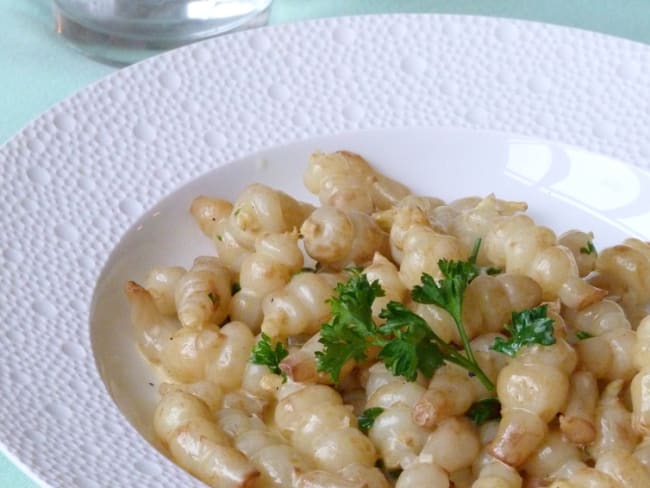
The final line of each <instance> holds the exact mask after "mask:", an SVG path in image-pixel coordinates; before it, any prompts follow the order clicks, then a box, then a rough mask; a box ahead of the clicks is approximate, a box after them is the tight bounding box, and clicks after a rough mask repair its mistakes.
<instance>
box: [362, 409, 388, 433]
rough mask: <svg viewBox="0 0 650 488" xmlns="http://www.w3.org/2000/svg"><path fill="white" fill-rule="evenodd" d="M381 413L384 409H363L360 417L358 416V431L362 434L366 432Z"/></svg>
mask: <svg viewBox="0 0 650 488" xmlns="http://www.w3.org/2000/svg"><path fill="white" fill-rule="evenodd" d="M383 412H384V409H383V408H382V407H371V408H367V409H365V410H364V411H363V412H361V415H359V419H358V420H359V429H360V430H361V431H362V432H368V431H369V430H370V429H371V427H372V426H373V424H374V423H375V420H376V419H377V417H379V416H380V415H381V414H382V413H383Z"/></svg>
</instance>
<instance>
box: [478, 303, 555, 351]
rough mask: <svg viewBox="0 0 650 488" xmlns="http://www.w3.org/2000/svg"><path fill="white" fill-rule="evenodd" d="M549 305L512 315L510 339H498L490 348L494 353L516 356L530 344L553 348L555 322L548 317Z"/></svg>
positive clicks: (508, 330)
mask: <svg viewBox="0 0 650 488" xmlns="http://www.w3.org/2000/svg"><path fill="white" fill-rule="evenodd" d="M546 309H547V305H540V306H539V307H535V308H531V309H529V310H524V311H522V312H513V313H512V324H510V325H507V326H506V331H507V332H508V333H509V334H510V338H509V339H504V338H502V337H497V338H496V339H495V340H494V344H492V346H491V347H490V349H492V350H493V351H497V352H502V353H504V354H507V355H508V356H516V355H517V353H518V352H519V350H520V349H521V348H522V347H524V346H528V345H530V344H541V345H543V346H551V345H553V344H555V336H554V335H553V320H552V319H551V318H549V317H547V315H546V312H547V310H546Z"/></svg>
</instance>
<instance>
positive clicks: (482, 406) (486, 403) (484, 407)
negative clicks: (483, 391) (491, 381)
mask: <svg viewBox="0 0 650 488" xmlns="http://www.w3.org/2000/svg"><path fill="white" fill-rule="evenodd" d="M465 416H466V417H468V418H469V419H470V420H471V421H472V422H474V423H475V424H476V425H483V424H484V423H485V422H488V421H490V420H499V419H500V418H501V402H499V400H497V399H496V398H486V399H484V400H480V401H478V402H475V403H473V404H472V406H471V407H469V410H467V412H465Z"/></svg>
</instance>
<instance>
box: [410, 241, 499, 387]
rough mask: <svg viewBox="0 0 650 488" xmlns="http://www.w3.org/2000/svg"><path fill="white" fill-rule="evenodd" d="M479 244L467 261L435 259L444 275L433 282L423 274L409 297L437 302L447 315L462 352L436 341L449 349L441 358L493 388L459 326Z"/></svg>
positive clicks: (475, 270)
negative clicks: (461, 346) (458, 337)
mask: <svg viewBox="0 0 650 488" xmlns="http://www.w3.org/2000/svg"><path fill="white" fill-rule="evenodd" d="M480 246H481V240H480V239H477V240H476V242H475V243H474V248H473V249H472V254H471V256H470V257H469V259H468V260H467V261H450V260H447V259H441V260H440V261H438V267H439V268H440V271H441V272H442V275H443V277H444V278H443V279H442V280H440V281H438V282H436V281H435V280H434V279H433V277H432V276H431V275H429V274H427V273H423V274H422V278H421V283H422V284H421V285H417V286H416V287H414V288H413V290H412V292H411V297H412V298H413V300H414V301H416V302H418V303H425V304H432V305H437V306H438V307H440V308H442V309H443V310H446V311H447V312H448V313H449V315H451V317H452V318H453V319H454V323H455V325H456V329H457V330H458V335H459V336H460V339H461V342H462V343H463V348H464V350H465V355H464V356H463V355H461V354H460V353H458V352H455V353H454V352H453V351H455V349H454V348H453V347H452V346H450V345H449V344H447V343H445V342H444V341H442V340H440V342H442V343H444V344H445V345H446V346H447V347H449V348H450V349H451V350H450V351H449V352H448V353H447V357H446V358H445V360H447V361H449V362H451V363H455V364H458V365H459V366H462V367H463V368H465V369H467V370H468V371H469V372H470V373H473V374H475V375H476V376H477V377H478V379H479V380H480V381H481V383H483V385H484V386H485V387H486V388H487V389H488V390H494V385H493V384H492V381H490V379H489V378H488V377H487V376H486V374H485V373H484V372H483V370H482V369H481V368H480V367H479V365H478V363H477V361H476V358H475V357H474V352H473V351H472V348H471V346H470V341H469V337H468V336H467V331H466V330H465V326H464V325H463V295H464V294H465V290H466V289H467V286H468V285H469V284H470V283H471V281H472V280H473V279H474V278H476V277H477V276H478V275H479V274H481V271H482V269H481V268H480V267H479V266H478V265H477V264H476V258H477V257H478V251H479V248H480Z"/></svg>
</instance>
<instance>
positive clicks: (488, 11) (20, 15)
mask: <svg viewBox="0 0 650 488" xmlns="http://www.w3.org/2000/svg"><path fill="white" fill-rule="evenodd" d="M380 12H381V13H388V12H437V13H456V14H473V15H492V16H501V17H515V18H520V19H528V20H537V21H541V22H549V23H555V24H562V25H569V26H574V27H580V28H583V29H590V30H595V31H599V32H604V33H607V34H612V35H617V36H622V37H627V38H629V39H633V40H636V41H641V42H645V43H650V0H275V3H274V5H273V9H272V12H271V21H270V22H271V24H278V23H283V22H292V21H296V20H302V19H308V18H316V17H327V16H334V15H351V14H363V13H380ZM0 13H1V15H2V29H0V143H2V142H4V141H6V140H8V139H9V138H10V137H11V136H12V135H13V134H15V133H16V132H18V131H19V130H20V129H21V128H22V127H23V126H24V125H25V124H26V123H27V122H29V120H31V119H32V118H34V117H36V116H38V115H39V114H40V113H42V112H43V111H45V110H47V109H48V108H49V107H50V106H52V105H53V104H55V103H57V102H58V101H60V100H62V99H63V98H65V97H67V96H69V95H71V94H73V93H74V92H76V91H77V90H79V89H81V88H83V87H85V86H87V85H88V84H90V83H92V82H93V81H96V80H98V79H100V78H102V77H104V76H106V75H108V74H109V73H112V72H113V71H114V70H115V68H111V67H107V66H104V65H101V64H99V63H97V62H95V61H91V60H89V59H86V58H84V57H83V56H81V55H80V54H78V53H76V52H75V51H73V50H72V49H70V48H68V47H67V46H66V45H64V43H63V42H62V41H61V39H59V38H58V37H57V36H56V34H55V33H54V28H53V27H54V26H53V22H52V20H51V10H50V1H49V0H0ZM0 169H1V168H0ZM0 354H1V352H0ZM17 394H19V393H17ZM0 401H2V400H1V399H0ZM1 421H2V419H0V422H1ZM35 486H37V485H36V483H35V482H33V481H31V480H30V479H29V478H28V477H27V476H26V475H25V474H23V473H22V472H21V471H20V470H19V469H18V468H16V467H15V466H14V465H13V464H12V463H11V462H10V461H9V460H8V459H6V458H5V457H4V456H3V455H2V454H0V487H3V488H33V487H35ZM56 488H59V487H56Z"/></svg>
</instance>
